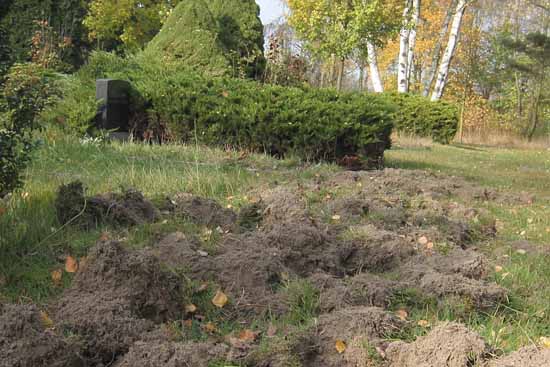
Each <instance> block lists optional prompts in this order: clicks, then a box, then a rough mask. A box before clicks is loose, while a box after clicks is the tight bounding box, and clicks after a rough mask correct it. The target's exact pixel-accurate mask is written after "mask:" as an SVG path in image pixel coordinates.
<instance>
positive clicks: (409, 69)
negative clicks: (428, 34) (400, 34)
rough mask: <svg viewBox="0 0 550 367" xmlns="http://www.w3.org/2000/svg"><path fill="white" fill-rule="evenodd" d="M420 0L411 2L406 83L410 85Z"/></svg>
mask: <svg viewBox="0 0 550 367" xmlns="http://www.w3.org/2000/svg"><path fill="white" fill-rule="evenodd" d="M420 4H421V2H420V0H413V4H412V7H413V17H412V25H411V29H410V31H409V52H408V54H407V83H408V84H409V85H410V83H411V76H412V75H413V74H414V50H415V48H416V32H417V28H418V23H419V22H420Z"/></svg>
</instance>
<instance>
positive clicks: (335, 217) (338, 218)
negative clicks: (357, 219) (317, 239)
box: [332, 215, 341, 220]
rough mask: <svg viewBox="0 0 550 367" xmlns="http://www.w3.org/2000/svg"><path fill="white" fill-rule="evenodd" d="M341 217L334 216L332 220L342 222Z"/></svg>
mask: <svg viewBox="0 0 550 367" xmlns="http://www.w3.org/2000/svg"><path fill="white" fill-rule="evenodd" d="M340 219H341V217H340V216H339V215H333V216H332V220H340Z"/></svg>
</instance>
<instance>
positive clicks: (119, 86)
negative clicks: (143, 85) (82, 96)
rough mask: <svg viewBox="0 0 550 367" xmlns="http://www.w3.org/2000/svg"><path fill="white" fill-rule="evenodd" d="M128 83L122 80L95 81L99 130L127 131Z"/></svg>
mask: <svg viewBox="0 0 550 367" xmlns="http://www.w3.org/2000/svg"><path fill="white" fill-rule="evenodd" d="M129 93H130V83H128V82H127V81H124V80H113V79H98V80H96V99H97V100H101V104H100V107H99V113H98V116H97V122H96V123H97V127H98V128H100V129H108V130H116V131H117V132H128V131H129V121H128V120H129Z"/></svg>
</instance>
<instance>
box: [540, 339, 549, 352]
mask: <svg viewBox="0 0 550 367" xmlns="http://www.w3.org/2000/svg"><path fill="white" fill-rule="evenodd" d="M540 345H542V346H543V347H544V348H548V349H550V337H548V336H541V337H540Z"/></svg>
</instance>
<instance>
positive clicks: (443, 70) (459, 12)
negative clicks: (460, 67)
mask: <svg viewBox="0 0 550 367" xmlns="http://www.w3.org/2000/svg"><path fill="white" fill-rule="evenodd" d="M467 6H468V0H458V3H457V5H456V11H455V14H454V16H453V23H452V25H451V33H450V35H449V41H448V42H447V48H446V49H445V52H444V53H443V57H442V58H441V64H440V65H439V70H438V72H437V79H436V81H435V87H434V91H433V93H432V98H431V99H432V101H439V100H440V99H441V97H442V96H443V91H444V90H445V86H446V84H447V78H448V76H449V68H450V66H451V60H452V59H453V56H454V52H455V49H456V44H457V43H458V37H459V35H460V26H461V24H462V18H463V16H464V12H465V11H466V7H467Z"/></svg>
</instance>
